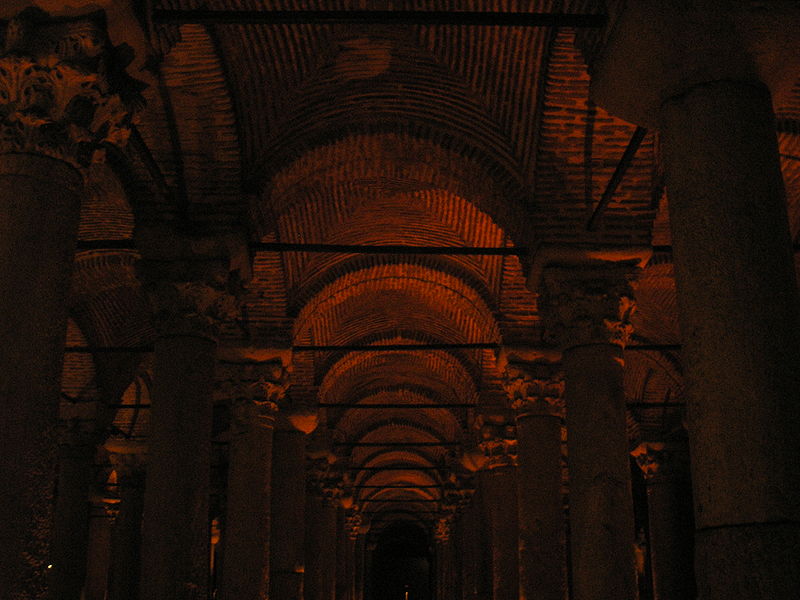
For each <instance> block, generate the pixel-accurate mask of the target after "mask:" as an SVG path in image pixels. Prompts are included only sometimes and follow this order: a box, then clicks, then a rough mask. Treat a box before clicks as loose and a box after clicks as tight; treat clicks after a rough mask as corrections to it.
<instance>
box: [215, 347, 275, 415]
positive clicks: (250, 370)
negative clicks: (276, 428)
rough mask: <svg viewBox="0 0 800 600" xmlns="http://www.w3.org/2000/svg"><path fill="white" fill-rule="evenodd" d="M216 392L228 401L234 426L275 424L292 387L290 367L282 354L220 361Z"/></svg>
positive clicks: (217, 370) (219, 396)
mask: <svg viewBox="0 0 800 600" xmlns="http://www.w3.org/2000/svg"><path fill="white" fill-rule="evenodd" d="M216 379H217V383H216V389H215V394H214V395H215V396H216V397H217V398H219V399H221V400H223V401H226V402H229V403H230V407H231V417H232V419H231V420H232V423H233V425H234V427H235V428H236V429H237V430H239V431H244V430H247V429H249V428H250V427H253V426H256V427H269V428H271V427H273V425H274V422H275V416H276V413H277V412H278V409H279V406H280V404H281V403H282V402H283V401H284V398H285V397H286V392H287V390H288V389H289V386H290V385H291V384H290V380H289V368H288V367H287V365H286V364H285V363H284V362H283V360H282V359H281V358H274V359H272V360H267V361H264V362H241V363H232V362H227V361H219V362H218V363H217V369H216Z"/></svg>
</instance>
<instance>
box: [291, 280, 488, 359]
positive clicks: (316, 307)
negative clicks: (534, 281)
mask: <svg viewBox="0 0 800 600" xmlns="http://www.w3.org/2000/svg"><path fill="white" fill-rule="evenodd" d="M390 298H391V300H392V301H391V302H390V301H389V299H390ZM398 301H402V302H403V304H398ZM376 307H380V308H381V312H382V313H383V314H382V315H378V314H377V311H375V308H376ZM423 313H425V314H424V315H423ZM379 317H380V318H379ZM414 323H418V326H415V325H414ZM401 328H403V329H411V330H414V329H417V328H419V329H420V330H421V331H428V332H430V334H431V335H433V336H434V337H438V338H439V339H440V340H441V341H442V342H448V341H453V342H457V341H462V342H466V341H485V338H488V339H491V340H497V339H498V338H499V327H498V325H497V322H496V320H495V318H494V315H493V314H492V312H491V311H490V310H489V307H488V306H487V305H486V303H485V302H484V301H483V299H482V298H481V297H480V295H479V294H478V293H477V292H476V291H475V290H474V289H472V288H470V287H469V286H467V285H466V284H464V283H463V282H462V281H461V280H460V279H457V278H455V277H453V276H451V275H448V274H446V273H442V272H441V271H434V270H432V269H428V268H424V267H417V266H412V265H382V266H378V267H372V268H369V269H363V270H360V271H357V272H354V273H349V274H348V275H347V276H344V277H341V278H339V279H338V280H336V281H335V282H334V283H332V284H330V285H328V286H326V287H325V288H324V290H322V291H321V292H320V293H319V294H318V295H316V296H315V297H314V298H312V299H311V300H310V301H309V302H308V303H307V304H306V305H305V306H304V307H303V309H302V310H301V311H300V314H299V315H298V318H297V320H296V323H295V327H294V331H295V333H294V339H295V340H296V342H300V341H302V340H305V339H313V340H314V341H315V343H329V344H330V343H339V344H341V343H347V342H348V341H349V340H353V339H359V338H362V337H363V336H366V335H369V334H372V333H374V332H375V331H380V330H385V331H387V332H389V333H391V332H392V331H394V330H397V329H401Z"/></svg>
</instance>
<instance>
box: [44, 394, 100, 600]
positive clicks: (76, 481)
mask: <svg viewBox="0 0 800 600" xmlns="http://www.w3.org/2000/svg"><path fill="white" fill-rule="evenodd" d="M64 404H65V406H64V409H63V410H62V415H61V417H62V419H63V421H62V427H61V431H60V435H59V437H60V440H59V442H60V443H59V461H58V483H57V497H56V507H55V519H54V524H53V542H52V549H51V553H50V556H51V560H52V565H53V568H52V587H51V589H52V594H53V597H55V598H59V599H63V600H80V598H81V593H82V592H83V586H84V581H85V580H86V560H87V549H88V545H89V517H90V514H89V497H90V495H91V493H92V491H93V487H94V486H93V484H94V459H95V454H96V452H97V442H98V438H99V436H98V433H97V431H96V422H95V416H96V415H95V413H96V410H97V403H96V402H91V403H90V402H81V403H77V404H67V403H64Z"/></svg>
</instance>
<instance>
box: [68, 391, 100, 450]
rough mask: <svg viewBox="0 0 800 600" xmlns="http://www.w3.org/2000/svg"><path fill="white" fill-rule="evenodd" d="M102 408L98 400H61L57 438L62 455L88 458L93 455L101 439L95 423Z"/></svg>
mask: <svg viewBox="0 0 800 600" xmlns="http://www.w3.org/2000/svg"><path fill="white" fill-rule="evenodd" d="M102 410H103V406H102V405H101V403H100V402H99V401H98V400H93V401H91V402H63V401H62V402H61V404H60V406H59V422H58V428H57V439H58V445H59V448H60V452H61V454H62V456H65V457H74V458H78V457H85V458H90V457H92V456H93V455H94V453H95V452H96V451H97V445H98V444H99V443H100V441H101V432H100V431H98V427H97V424H98V416H99V414H100V413H101V411H102Z"/></svg>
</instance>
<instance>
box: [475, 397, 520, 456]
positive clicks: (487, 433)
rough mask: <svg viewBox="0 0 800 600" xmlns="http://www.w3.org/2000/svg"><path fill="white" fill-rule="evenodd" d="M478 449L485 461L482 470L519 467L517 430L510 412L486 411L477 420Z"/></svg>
mask: <svg viewBox="0 0 800 600" xmlns="http://www.w3.org/2000/svg"><path fill="white" fill-rule="evenodd" d="M475 428H476V429H477V430H478V434H479V441H478V448H479V449H480V451H481V453H482V454H483V457H484V461H483V464H482V465H481V466H480V468H483V469H497V468H500V467H515V466H516V465H517V429H516V425H515V424H514V420H513V417H512V416H511V415H510V414H509V413H508V411H486V412H482V413H479V414H478V416H477V417H476V418H475Z"/></svg>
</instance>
